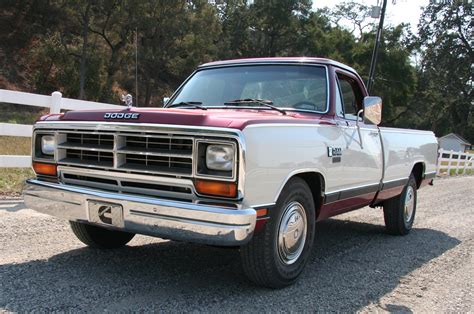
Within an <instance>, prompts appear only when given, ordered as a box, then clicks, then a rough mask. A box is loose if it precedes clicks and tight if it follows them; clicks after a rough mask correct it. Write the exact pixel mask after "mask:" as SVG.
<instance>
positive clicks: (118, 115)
mask: <svg viewBox="0 0 474 314" xmlns="http://www.w3.org/2000/svg"><path fill="white" fill-rule="evenodd" d="M139 117H140V114H139V113H136V112H107V113H104V119H130V120H136V119H138V118H139Z"/></svg>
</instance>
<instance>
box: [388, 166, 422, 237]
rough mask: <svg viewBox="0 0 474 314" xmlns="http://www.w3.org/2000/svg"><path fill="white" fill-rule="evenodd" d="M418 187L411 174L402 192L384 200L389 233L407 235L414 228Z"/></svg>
mask: <svg viewBox="0 0 474 314" xmlns="http://www.w3.org/2000/svg"><path fill="white" fill-rule="evenodd" d="M416 189H417V186H416V180H415V177H414V176H413V174H411V175H410V178H409V179H408V183H407V185H406V186H405V188H404V189H403V191H402V194H400V195H399V196H397V197H394V198H391V199H389V200H386V201H385V202H384V204H383V213H384V220H385V226H386V228H387V232H388V233H390V234H394V235H405V234H408V233H409V232H410V230H411V229H412V227H413V222H414V221H415V213H416V194H417V191H416Z"/></svg>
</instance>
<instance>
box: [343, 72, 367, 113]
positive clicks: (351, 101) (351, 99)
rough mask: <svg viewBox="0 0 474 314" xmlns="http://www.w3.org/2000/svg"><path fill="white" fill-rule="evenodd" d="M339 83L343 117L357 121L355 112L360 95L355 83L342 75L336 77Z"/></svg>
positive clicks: (358, 104) (359, 103) (359, 101)
mask: <svg viewBox="0 0 474 314" xmlns="http://www.w3.org/2000/svg"><path fill="white" fill-rule="evenodd" d="M337 77H338V81H339V90H340V93H341V96H342V103H343V109H344V117H345V118H346V119H349V120H356V119H357V111H358V108H359V106H360V105H361V97H362V95H361V93H360V90H359V89H358V87H357V83H356V82H355V81H354V80H353V79H351V78H349V77H347V76H344V75H340V74H338V75H337Z"/></svg>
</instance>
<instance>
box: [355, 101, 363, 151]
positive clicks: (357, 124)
mask: <svg viewBox="0 0 474 314" xmlns="http://www.w3.org/2000/svg"><path fill="white" fill-rule="evenodd" d="M363 112H364V109H360V110H359V111H358V112H357V118H356V126H357V133H359V140H360V148H364V146H363V144H362V134H361V132H360V125H359V119H360V116H361V115H362V113H363Z"/></svg>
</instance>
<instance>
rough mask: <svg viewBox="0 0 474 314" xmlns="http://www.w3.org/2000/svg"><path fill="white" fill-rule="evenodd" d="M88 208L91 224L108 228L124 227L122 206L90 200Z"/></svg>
mask: <svg viewBox="0 0 474 314" xmlns="http://www.w3.org/2000/svg"><path fill="white" fill-rule="evenodd" d="M88 208H89V221H90V222H92V223H97V224H102V225H107V226H114V227H121V228H123V227H124V220H123V207H122V205H120V204H115V203H109V202H103V201H96V200H89V201H88Z"/></svg>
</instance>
